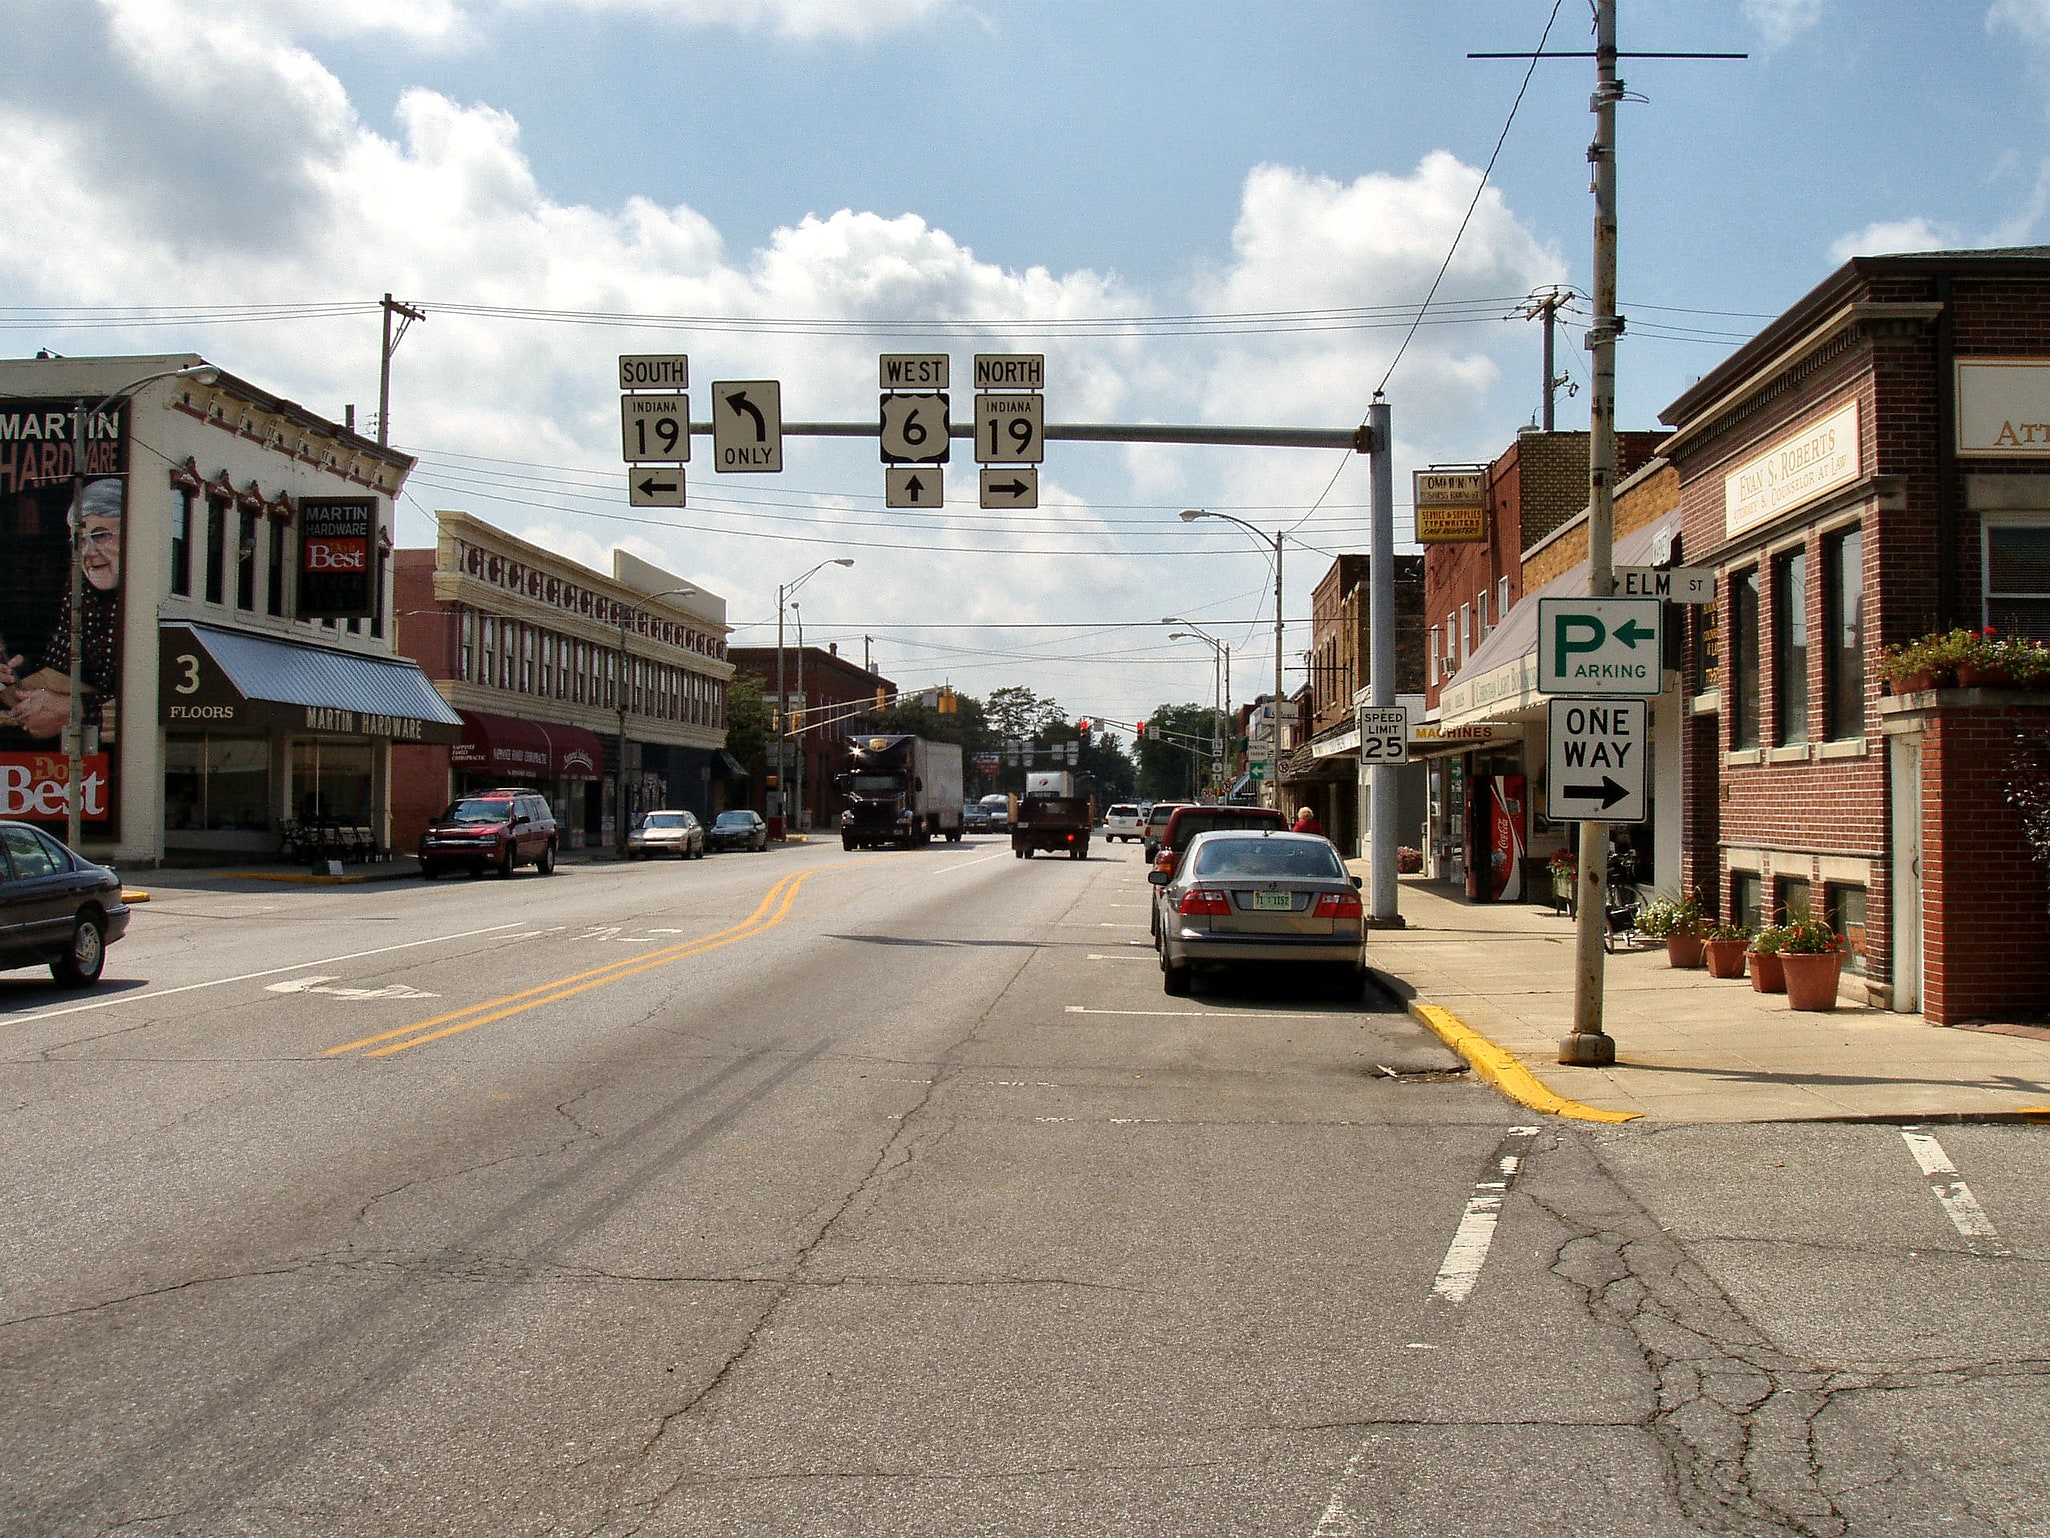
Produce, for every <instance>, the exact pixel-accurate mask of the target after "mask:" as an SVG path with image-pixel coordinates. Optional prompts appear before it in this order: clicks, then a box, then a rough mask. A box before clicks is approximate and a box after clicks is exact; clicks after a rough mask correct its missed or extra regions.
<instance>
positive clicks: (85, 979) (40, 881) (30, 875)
mask: <svg viewBox="0 0 2050 1538" xmlns="http://www.w3.org/2000/svg"><path fill="white" fill-rule="evenodd" d="M126 933H128V904H126V903H125V902H123V901H122V900H121V878H120V877H119V876H116V875H115V874H114V873H113V872H112V871H110V870H108V869H107V868H106V867H105V866H104V865H95V864H93V862H92V861H90V860H88V859H86V858H85V857H84V856H83V855H79V854H74V853H72V851H71V850H70V849H68V848H67V847H65V845H64V844H63V843H62V842H61V841H59V840H57V839H54V838H52V837H50V835H49V834H47V833H45V832H44V831H43V830H42V829H41V828H32V827H30V826H29V825H28V824H27V823H25V822H0V968H12V967H36V966H48V967H49V969H50V975H51V976H52V977H54V978H56V979H57V981H58V982H60V983H64V984H66V985H67V986H69V987H73V988H83V987H84V986H85V985H86V984H88V983H93V982H97V981H98V980H99V976H100V972H101V969H102V968H104V967H105V966H106V964H107V947H108V946H110V945H112V944H113V943H114V942H115V941H116V940H118V939H120V938H121V937H122V936H123V935H124V934H126Z"/></svg>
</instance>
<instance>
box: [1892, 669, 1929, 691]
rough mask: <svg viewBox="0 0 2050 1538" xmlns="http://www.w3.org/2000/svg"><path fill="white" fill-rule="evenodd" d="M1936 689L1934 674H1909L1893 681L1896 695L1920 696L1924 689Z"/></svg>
mask: <svg viewBox="0 0 2050 1538" xmlns="http://www.w3.org/2000/svg"><path fill="white" fill-rule="evenodd" d="M1935 687H1936V675H1935V674H1934V673H1907V674H1903V675H1902V676H1901V677H1899V678H1896V679H1895V680H1894V681H1893V692H1894V693H1895V694H1920V693H1921V692H1922V691H1923V690H1924V689H1933V688H1935Z"/></svg>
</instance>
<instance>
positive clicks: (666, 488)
mask: <svg viewBox="0 0 2050 1538" xmlns="http://www.w3.org/2000/svg"><path fill="white" fill-rule="evenodd" d="M626 503H627V506H629V507H682V506H683V505H684V503H683V466H682V465H676V466H673V467H666V468H662V469H657V468H654V467H652V466H650V467H649V468H647V469H645V470H643V469H640V468H638V467H636V468H635V469H632V470H629V471H627V473H626Z"/></svg>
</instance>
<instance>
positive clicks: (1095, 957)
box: [1088, 940, 1158, 965]
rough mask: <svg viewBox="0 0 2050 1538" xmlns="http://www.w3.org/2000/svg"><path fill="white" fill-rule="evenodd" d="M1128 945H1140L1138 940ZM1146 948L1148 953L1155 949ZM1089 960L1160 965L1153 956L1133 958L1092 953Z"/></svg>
mask: <svg viewBox="0 0 2050 1538" xmlns="http://www.w3.org/2000/svg"><path fill="white" fill-rule="evenodd" d="M1127 943H1128V944H1131V945H1137V944H1138V943H1139V942H1138V941H1137V940H1132V941H1128V942H1127ZM1146 948H1147V950H1148V951H1151V950H1152V949H1153V947H1152V946H1150V945H1149V946H1148V947H1146ZM1088 959H1089V960H1091V961H1154V962H1155V963H1156V965H1157V964H1158V963H1157V961H1156V958H1154V957H1153V956H1151V955H1146V956H1132V955H1123V956H1105V955H1101V954H1098V953H1095V952H1092V953H1091V954H1090V956H1089V958H1088Z"/></svg>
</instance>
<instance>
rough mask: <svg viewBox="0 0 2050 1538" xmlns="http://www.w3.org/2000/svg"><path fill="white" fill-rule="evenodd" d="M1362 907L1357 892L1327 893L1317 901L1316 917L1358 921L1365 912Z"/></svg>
mask: <svg viewBox="0 0 2050 1538" xmlns="http://www.w3.org/2000/svg"><path fill="white" fill-rule="evenodd" d="M1364 911H1365V910H1363V909H1362V908H1361V907H1360V894H1359V893H1357V892H1326V893H1325V894H1324V895H1323V896H1321V897H1319V898H1318V899H1317V911H1316V915H1315V916H1316V917H1317V918H1320V919H1356V918H1358V917H1360V915H1361V914H1362V913H1363V912H1364Z"/></svg>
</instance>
